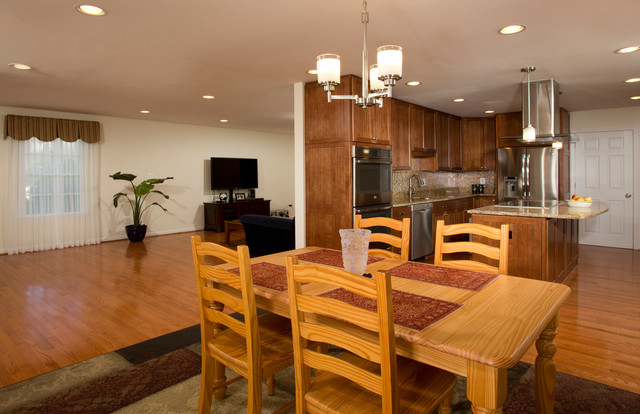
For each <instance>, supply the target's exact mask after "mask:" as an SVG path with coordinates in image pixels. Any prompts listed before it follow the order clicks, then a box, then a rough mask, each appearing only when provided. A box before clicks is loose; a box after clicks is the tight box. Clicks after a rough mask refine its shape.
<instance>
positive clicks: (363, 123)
mask: <svg viewBox="0 0 640 414" xmlns="http://www.w3.org/2000/svg"><path fill="white" fill-rule="evenodd" d="M361 85H362V80H361V79H360V78H358V77H356V76H354V75H344V76H342V77H341V78H340V85H338V86H336V90H335V91H334V92H332V93H333V94H334V95H355V94H358V95H360V94H361V93H362V88H361ZM386 101H387V102H385V105H384V106H383V107H382V108H379V107H378V106H374V107H369V108H367V109H362V108H360V107H357V106H355V105H354V104H353V101H351V100H337V99H336V100H332V101H331V102H328V101H327V93H326V92H325V91H324V89H323V88H322V86H320V85H319V84H318V83H317V82H309V83H307V84H306V85H305V119H306V122H305V142H306V143H307V144H314V143H318V144H320V143H323V144H326V143H329V142H361V143H366V144H379V145H385V146H386V145H389V144H390V140H389V114H390V108H389V103H388V100H386Z"/></svg>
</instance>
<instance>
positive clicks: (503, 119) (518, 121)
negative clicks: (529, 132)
mask: <svg viewBox="0 0 640 414" xmlns="http://www.w3.org/2000/svg"><path fill="white" fill-rule="evenodd" d="M517 136H522V112H508V113H504V114H496V141H497V143H498V145H497V146H498V147H510V146H520V145H526V144H523V143H520V142H518V141H517V140H516V139H515V138H510V139H503V138H502V137H517Z"/></svg>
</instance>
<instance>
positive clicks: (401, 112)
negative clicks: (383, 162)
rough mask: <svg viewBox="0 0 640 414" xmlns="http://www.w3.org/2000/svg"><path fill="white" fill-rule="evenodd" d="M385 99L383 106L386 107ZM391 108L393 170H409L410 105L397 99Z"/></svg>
mask: <svg viewBox="0 0 640 414" xmlns="http://www.w3.org/2000/svg"><path fill="white" fill-rule="evenodd" d="M387 101H388V100H386V99H385V105H388V103H387ZM390 101H391V102H390V106H391V119H390V128H389V129H390V131H391V149H392V151H391V157H392V159H393V169H394V170H410V169H411V118H410V117H411V106H412V105H411V104H410V103H408V102H404V101H399V100H397V99H391V100H390Z"/></svg>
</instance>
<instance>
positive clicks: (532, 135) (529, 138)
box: [520, 66, 536, 142]
mask: <svg viewBox="0 0 640 414" xmlns="http://www.w3.org/2000/svg"><path fill="white" fill-rule="evenodd" d="M534 70H536V68H535V67H534V66H527V67H524V68H522V69H520V71H521V72H527V116H528V119H527V121H528V122H527V123H528V124H529V125H527V126H526V127H525V128H524V129H523V130H522V140H523V141H524V142H534V141H535V140H536V129H535V128H534V127H533V126H532V125H531V82H530V81H529V74H531V72H533V71H534Z"/></svg>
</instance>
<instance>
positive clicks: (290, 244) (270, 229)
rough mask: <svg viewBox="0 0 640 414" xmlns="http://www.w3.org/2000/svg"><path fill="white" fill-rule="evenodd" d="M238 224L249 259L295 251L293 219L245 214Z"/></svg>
mask: <svg viewBox="0 0 640 414" xmlns="http://www.w3.org/2000/svg"><path fill="white" fill-rule="evenodd" d="M240 222H241V223H242V225H243V227H244V234H245V238H246V241H247V246H249V254H250V255H251V257H256V256H264V255H266V254H272V253H278V252H283V251H285V250H292V249H295V246H296V239H295V219H289V218H284V217H271V216H260V215H255V214H246V215H244V216H242V217H240Z"/></svg>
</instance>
